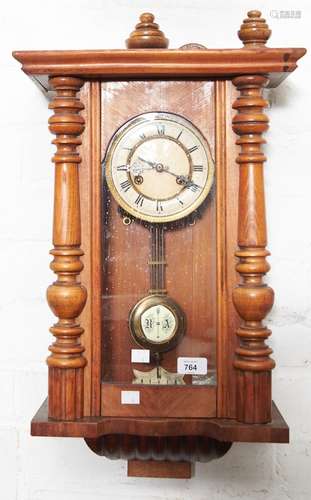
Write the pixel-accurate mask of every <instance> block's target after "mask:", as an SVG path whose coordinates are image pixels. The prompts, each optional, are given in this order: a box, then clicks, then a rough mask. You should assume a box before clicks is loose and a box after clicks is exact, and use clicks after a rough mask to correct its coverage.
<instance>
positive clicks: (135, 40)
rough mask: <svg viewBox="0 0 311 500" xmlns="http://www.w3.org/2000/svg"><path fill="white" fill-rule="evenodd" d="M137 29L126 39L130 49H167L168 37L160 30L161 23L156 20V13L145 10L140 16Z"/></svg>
mask: <svg viewBox="0 0 311 500" xmlns="http://www.w3.org/2000/svg"><path fill="white" fill-rule="evenodd" d="M139 20H140V22H139V23H138V24H136V26H135V31H133V32H132V33H131V34H130V37H129V38H128V39H127V40H126V46H127V48H128V49H167V47H168V39H167V38H165V36H164V33H163V32H162V31H160V30H159V25H158V24H157V23H155V22H154V15H153V14H151V13H150V12H145V13H144V14H142V15H141V16H140V18H139Z"/></svg>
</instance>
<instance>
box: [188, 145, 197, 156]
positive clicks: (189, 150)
mask: <svg viewBox="0 0 311 500" xmlns="http://www.w3.org/2000/svg"><path fill="white" fill-rule="evenodd" d="M197 149H199V146H192V148H189V149H188V153H189V154H191V153H193V151H196V150H197Z"/></svg>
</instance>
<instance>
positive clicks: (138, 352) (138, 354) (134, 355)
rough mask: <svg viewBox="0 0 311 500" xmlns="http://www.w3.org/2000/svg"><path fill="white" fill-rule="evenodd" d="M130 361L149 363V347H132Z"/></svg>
mask: <svg viewBox="0 0 311 500" xmlns="http://www.w3.org/2000/svg"><path fill="white" fill-rule="evenodd" d="M131 361H132V363H150V351H149V349H132V351H131Z"/></svg>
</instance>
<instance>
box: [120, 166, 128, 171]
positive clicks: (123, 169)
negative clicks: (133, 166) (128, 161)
mask: <svg viewBox="0 0 311 500" xmlns="http://www.w3.org/2000/svg"><path fill="white" fill-rule="evenodd" d="M117 170H118V172H127V171H128V166H127V165H118V166H117Z"/></svg>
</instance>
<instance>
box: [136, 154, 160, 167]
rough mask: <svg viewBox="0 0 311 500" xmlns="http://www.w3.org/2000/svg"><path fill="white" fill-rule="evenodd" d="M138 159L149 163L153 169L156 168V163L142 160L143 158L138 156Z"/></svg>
mask: <svg viewBox="0 0 311 500" xmlns="http://www.w3.org/2000/svg"><path fill="white" fill-rule="evenodd" d="M138 159H139V160H140V161H142V162H143V163H147V165H150V166H151V167H152V168H155V166H156V163H155V162H154V161H148V160H145V159H144V158H142V157H141V156H138Z"/></svg>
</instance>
